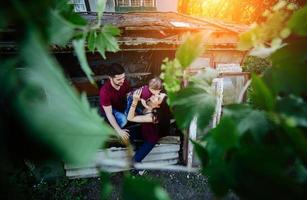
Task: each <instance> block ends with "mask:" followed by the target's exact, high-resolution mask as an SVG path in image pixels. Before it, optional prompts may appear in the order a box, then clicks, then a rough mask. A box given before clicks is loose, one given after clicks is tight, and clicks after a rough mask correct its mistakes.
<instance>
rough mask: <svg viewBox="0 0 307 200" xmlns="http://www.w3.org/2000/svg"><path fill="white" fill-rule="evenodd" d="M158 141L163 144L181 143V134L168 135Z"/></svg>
mask: <svg viewBox="0 0 307 200" xmlns="http://www.w3.org/2000/svg"><path fill="white" fill-rule="evenodd" d="M158 143H161V144H180V137H179V136H166V137H162V138H161V139H160V140H159V141H158Z"/></svg>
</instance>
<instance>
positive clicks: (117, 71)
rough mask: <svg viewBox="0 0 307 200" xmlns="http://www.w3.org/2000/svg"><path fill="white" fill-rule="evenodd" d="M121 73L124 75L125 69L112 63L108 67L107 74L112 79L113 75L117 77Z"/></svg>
mask: <svg viewBox="0 0 307 200" xmlns="http://www.w3.org/2000/svg"><path fill="white" fill-rule="evenodd" d="M123 73H125V69H124V68H123V66H121V65H120V64H118V63H112V64H111V65H110V66H109V72H108V75H109V76H111V77H114V76H115V75H119V74H123Z"/></svg>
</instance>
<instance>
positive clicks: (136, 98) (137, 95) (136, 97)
mask: <svg viewBox="0 0 307 200" xmlns="http://www.w3.org/2000/svg"><path fill="white" fill-rule="evenodd" d="M141 93H142V89H141V88H140V89H137V90H135V91H134V92H133V101H135V102H138V101H139V100H140V96H141Z"/></svg>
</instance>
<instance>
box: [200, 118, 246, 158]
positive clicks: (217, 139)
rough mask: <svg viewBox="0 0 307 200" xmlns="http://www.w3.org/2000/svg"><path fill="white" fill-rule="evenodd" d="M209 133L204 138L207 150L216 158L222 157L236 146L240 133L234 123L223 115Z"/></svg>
mask: <svg viewBox="0 0 307 200" xmlns="http://www.w3.org/2000/svg"><path fill="white" fill-rule="evenodd" d="M209 134H210V139H207V140H206V141H207V142H208V144H207V145H208V151H209V152H210V155H212V154H215V155H216V158H217V159H220V158H218V156H222V157H224V155H225V153H226V152H227V151H228V150H230V149H232V148H235V147H237V146H238V144H239V136H240V135H239V133H238V131H237V127H236V124H235V123H234V121H233V120H232V119H230V118H228V117H223V118H222V120H221V121H220V123H219V124H218V126H217V127H216V128H214V129H212V130H211V131H210V133H209ZM214 151H215V152H214ZM220 153H222V154H220ZM212 159H215V158H212Z"/></svg>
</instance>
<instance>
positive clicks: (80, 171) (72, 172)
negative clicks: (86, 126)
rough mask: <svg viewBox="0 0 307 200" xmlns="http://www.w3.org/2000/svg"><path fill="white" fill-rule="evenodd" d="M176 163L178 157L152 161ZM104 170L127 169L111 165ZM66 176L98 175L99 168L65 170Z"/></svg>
mask: <svg viewBox="0 0 307 200" xmlns="http://www.w3.org/2000/svg"><path fill="white" fill-rule="evenodd" d="M147 163H149V162H147ZM177 163H178V159H169V160H164V161H159V162H154V164H160V165H161V166H165V165H175V164H177ZM104 170H105V171H108V172H119V171H123V170H127V169H124V168H114V167H111V168H106V169H104ZM66 176H67V177H69V178H70V179H73V178H90V177H98V176H99V170H98V169H97V168H96V167H89V168H82V169H74V170H67V171H66Z"/></svg>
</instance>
